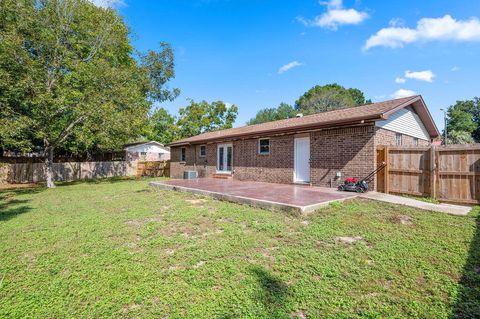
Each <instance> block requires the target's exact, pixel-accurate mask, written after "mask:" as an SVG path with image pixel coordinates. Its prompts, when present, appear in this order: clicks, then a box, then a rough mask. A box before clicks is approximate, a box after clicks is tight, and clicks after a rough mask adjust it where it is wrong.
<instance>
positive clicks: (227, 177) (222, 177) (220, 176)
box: [213, 174, 233, 179]
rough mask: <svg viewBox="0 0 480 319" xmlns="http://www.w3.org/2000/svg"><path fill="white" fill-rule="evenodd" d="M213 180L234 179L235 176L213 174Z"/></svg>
mask: <svg viewBox="0 0 480 319" xmlns="http://www.w3.org/2000/svg"><path fill="white" fill-rule="evenodd" d="M213 178H219V179H232V178H233V176H232V174H213Z"/></svg>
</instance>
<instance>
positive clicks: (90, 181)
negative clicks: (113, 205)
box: [55, 176, 146, 187]
mask: <svg viewBox="0 0 480 319" xmlns="http://www.w3.org/2000/svg"><path fill="white" fill-rule="evenodd" d="M142 179H146V178H143V177H121V176H119V177H106V178H95V179H80V180H75V181H68V182H55V186H58V187H63V186H71V185H77V184H115V183H120V182H125V181H138V180H142Z"/></svg>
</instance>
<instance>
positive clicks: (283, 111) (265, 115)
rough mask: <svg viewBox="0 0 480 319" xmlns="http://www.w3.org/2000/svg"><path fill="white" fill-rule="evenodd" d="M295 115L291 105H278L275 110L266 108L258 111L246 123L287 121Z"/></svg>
mask: <svg viewBox="0 0 480 319" xmlns="http://www.w3.org/2000/svg"><path fill="white" fill-rule="evenodd" d="M295 115H296V112H295V109H294V108H293V107H292V106H291V105H289V104H287V103H280V105H279V106H278V107H277V108H266V109H262V110H260V111H258V112H257V115H255V117H254V118H252V119H250V120H249V121H248V122H247V125H253V124H260V123H265V122H271V121H277V120H283V119H288V118H292V117H295Z"/></svg>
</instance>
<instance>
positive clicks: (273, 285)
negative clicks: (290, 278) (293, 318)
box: [250, 266, 290, 318]
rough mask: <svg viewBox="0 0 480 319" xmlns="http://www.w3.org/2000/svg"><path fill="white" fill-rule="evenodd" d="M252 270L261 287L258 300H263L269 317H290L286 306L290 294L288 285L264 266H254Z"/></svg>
mask: <svg viewBox="0 0 480 319" xmlns="http://www.w3.org/2000/svg"><path fill="white" fill-rule="evenodd" d="M250 271H251V273H252V274H253V275H255V276H256V278H257V281H258V284H259V286H260V288H261V290H260V292H259V293H258V296H257V300H259V301H261V302H262V304H263V306H264V308H265V310H266V312H267V313H268V318H290V314H289V313H288V311H287V308H286V303H287V300H288V297H289V294H290V293H289V288H288V286H287V285H286V284H285V283H284V282H283V281H282V280H281V279H280V278H278V277H276V276H274V275H272V274H271V273H270V272H268V271H267V270H265V269H263V268H262V267H259V266H256V267H253V268H252V269H251V270H250Z"/></svg>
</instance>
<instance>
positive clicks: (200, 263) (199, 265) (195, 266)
mask: <svg viewBox="0 0 480 319" xmlns="http://www.w3.org/2000/svg"><path fill="white" fill-rule="evenodd" d="M205 263H206V262H205V261H203V260H200V261H199V262H198V263H196V264H195V265H194V266H193V268H195V269H197V268H200V267H203V266H204V265H205Z"/></svg>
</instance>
